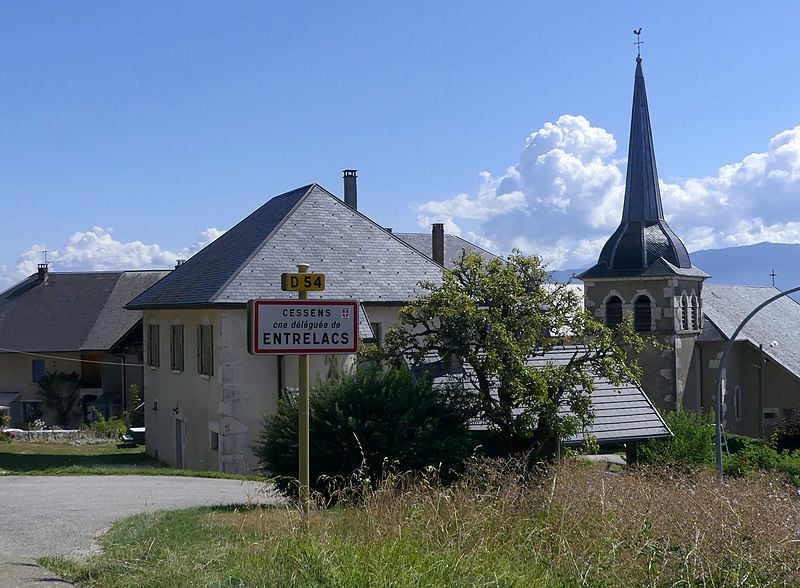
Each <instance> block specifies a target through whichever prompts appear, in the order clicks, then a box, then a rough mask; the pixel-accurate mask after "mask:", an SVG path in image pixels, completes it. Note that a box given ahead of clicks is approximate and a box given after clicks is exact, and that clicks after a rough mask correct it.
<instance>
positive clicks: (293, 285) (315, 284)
mask: <svg viewBox="0 0 800 588" xmlns="http://www.w3.org/2000/svg"><path fill="white" fill-rule="evenodd" d="M324 289H325V274H281V290H283V291H284V292H298V291H300V290H306V291H310V292H320V291H322V290H324Z"/></svg>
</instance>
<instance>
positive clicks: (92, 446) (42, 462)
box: [0, 440, 263, 480]
mask: <svg viewBox="0 0 800 588" xmlns="http://www.w3.org/2000/svg"><path fill="white" fill-rule="evenodd" d="M98 441H99V442H98ZM111 474H145V475H162V476H198V477H209V478H236V479H261V480H263V478H257V477H254V476H235V475H229V474H221V473H219V472H195V471H191V470H176V469H173V468H168V467H166V466H164V464H162V463H161V462H159V461H158V460H157V459H154V458H152V457H150V456H149V455H147V454H146V453H145V452H144V446H143V445H135V444H133V443H120V442H118V441H114V440H109V441H101V440H91V441H83V442H81V441H78V442H74V443H71V442H63V443H56V442H52V441H46V442H36V441H11V442H10V443H0V475H29V476H30V475H44V476H54V475H111Z"/></svg>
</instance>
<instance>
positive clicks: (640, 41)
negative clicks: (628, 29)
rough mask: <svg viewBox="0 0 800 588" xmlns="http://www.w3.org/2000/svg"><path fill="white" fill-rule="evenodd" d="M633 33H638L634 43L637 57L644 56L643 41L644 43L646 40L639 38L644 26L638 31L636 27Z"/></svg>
mask: <svg viewBox="0 0 800 588" xmlns="http://www.w3.org/2000/svg"><path fill="white" fill-rule="evenodd" d="M633 34H634V35H636V42H635V43H634V45H636V57H641V56H642V51H641V49H642V47H641V45H642V43H644V41H642V40H641V39H640V38H639V35H641V34H642V27H639V30H638V31H637V30H636V29H634V30H633Z"/></svg>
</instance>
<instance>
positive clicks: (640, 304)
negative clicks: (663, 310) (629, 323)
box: [633, 296, 652, 331]
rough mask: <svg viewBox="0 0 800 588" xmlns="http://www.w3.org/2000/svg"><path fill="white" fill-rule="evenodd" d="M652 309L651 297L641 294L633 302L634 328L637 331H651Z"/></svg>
mask: <svg viewBox="0 0 800 588" xmlns="http://www.w3.org/2000/svg"><path fill="white" fill-rule="evenodd" d="M651 318H652V309H651V308H650V297H649V296H639V297H638V298H637V299H636V302H634V303H633V328H634V329H636V330H637V331H650V330H652V329H651V325H650V319H651Z"/></svg>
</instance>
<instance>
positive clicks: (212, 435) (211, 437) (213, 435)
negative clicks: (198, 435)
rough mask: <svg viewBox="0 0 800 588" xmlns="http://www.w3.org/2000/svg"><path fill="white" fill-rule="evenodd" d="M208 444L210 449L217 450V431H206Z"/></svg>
mask: <svg viewBox="0 0 800 588" xmlns="http://www.w3.org/2000/svg"><path fill="white" fill-rule="evenodd" d="M208 445H209V448H210V449H211V451H219V433H218V432H217V431H209V432H208Z"/></svg>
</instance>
